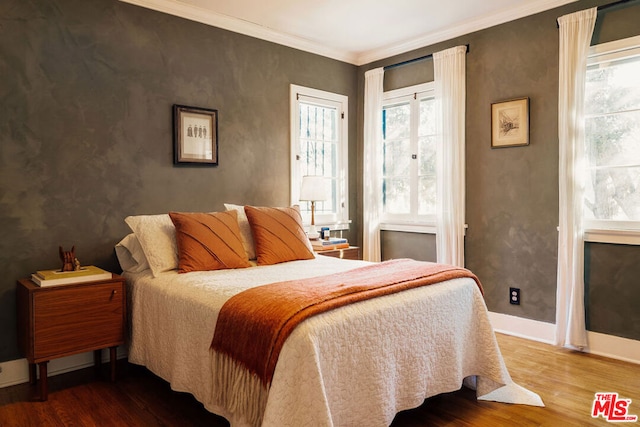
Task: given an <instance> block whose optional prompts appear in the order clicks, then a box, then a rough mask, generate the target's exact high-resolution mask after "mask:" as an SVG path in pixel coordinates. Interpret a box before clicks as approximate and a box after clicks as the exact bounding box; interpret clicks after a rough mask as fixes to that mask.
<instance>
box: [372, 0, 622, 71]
mask: <svg viewBox="0 0 640 427" xmlns="http://www.w3.org/2000/svg"><path fill="white" fill-rule="evenodd" d="M627 1H629V0H627ZM466 46H467V52H469V45H468V44H467V45H466ZM431 58H433V53H430V54H428V55H425V56H420V57H418V58H413V59H407V60H406V61H402V62H398V63H396V64H391V65H386V66H385V67H383V68H384V70H385V71H387V70H390V69H392V68H396V67H401V66H403V65H408V64H413V63H414V62H418V61H424V60H425V59H431Z"/></svg>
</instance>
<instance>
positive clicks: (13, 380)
mask: <svg viewBox="0 0 640 427" xmlns="http://www.w3.org/2000/svg"><path fill="white" fill-rule="evenodd" d="M124 357H127V353H126V350H125V349H124V347H118V351H117V358H118V359H122V358H124ZM108 360H109V351H108V350H103V351H102V362H103V363H104V362H107V361H108ZM89 366H93V352H92V351H90V352H88V353H81V354H75V355H73V356H68V357H61V358H60V359H53V360H51V361H50V362H49V365H48V366H47V374H48V376H54V375H59V374H64V373H65V372H70V371H75V370H77V369H82V368H86V367H89ZM0 368H1V370H0V388H4V387H9V386H12V385H16V384H23V383H26V382H28V381H29V363H28V362H27V359H17V360H10V361H8V362H2V363H0Z"/></svg>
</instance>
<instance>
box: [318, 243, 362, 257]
mask: <svg viewBox="0 0 640 427" xmlns="http://www.w3.org/2000/svg"><path fill="white" fill-rule="evenodd" d="M316 253H317V254H320V255H326V256H332V257H335V258H343V259H360V248H359V247H358V246H349V247H348V248H344V249H332V250H329V251H318V252H316Z"/></svg>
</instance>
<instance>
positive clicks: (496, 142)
mask: <svg viewBox="0 0 640 427" xmlns="http://www.w3.org/2000/svg"><path fill="white" fill-rule="evenodd" d="M520 145H529V98H519V99H512V100H510V101H503V102H496V103H494V104H491V148H502V147H517V146H520Z"/></svg>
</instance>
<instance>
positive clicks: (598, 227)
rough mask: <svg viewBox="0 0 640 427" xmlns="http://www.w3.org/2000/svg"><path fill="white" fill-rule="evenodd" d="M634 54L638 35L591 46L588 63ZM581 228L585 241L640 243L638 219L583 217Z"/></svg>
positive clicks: (637, 49) (639, 42)
mask: <svg viewBox="0 0 640 427" xmlns="http://www.w3.org/2000/svg"><path fill="white" fill-rule="evenodd" d="M630 51H631V52H630ZM634 51H635V52H634ZM635 56H640V36H635V37H630V38H626V39H621V40H614V41H611V42H608V43H602V44H598V45H594V46H591V48H589V59H588V65H595V64H602V63H606V62H609V61H613V60H616V59H619V58H631V57H635ZM583 230H584V240H585V241H587V242H594V243H615V244H623V245H640V221H605V220H590V219H585V220H584V224H583Z"/></svg>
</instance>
